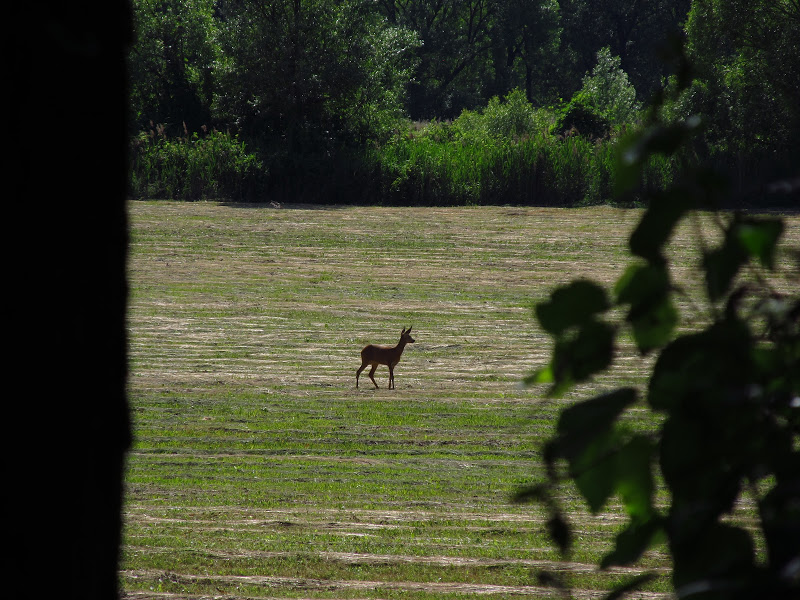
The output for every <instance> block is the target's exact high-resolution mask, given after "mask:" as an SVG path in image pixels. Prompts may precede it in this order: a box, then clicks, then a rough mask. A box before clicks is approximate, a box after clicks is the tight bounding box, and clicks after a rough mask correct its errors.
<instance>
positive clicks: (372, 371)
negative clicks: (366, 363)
mask: <svg viewBox="0 0 800 600" xmlns="http://www.w3.org/2000/svg"><path fill="white" fill-rule="evenodd" d="M377 368H378V364H377V363H375V364H374V365H372V368H371V369H370V370H369V378H370V379H372V383H374V384H375V387H378V384H377V383H375V369H377Z"/></svg>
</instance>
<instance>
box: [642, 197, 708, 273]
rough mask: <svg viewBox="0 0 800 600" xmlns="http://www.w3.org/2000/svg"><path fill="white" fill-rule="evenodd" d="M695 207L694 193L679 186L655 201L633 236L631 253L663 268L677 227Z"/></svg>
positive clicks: (654, 198) (651, 203)
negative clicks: (668, 246)
mask: <svg viewBox="0 0 800 600" xmlns="http://www.w3.org/2000/svg"><path fill="white" fill-rule="evenodd" d="M693 206H694V199H693V196H692V194H691V192H690V190H687V189H685V188H684V187H681V186H675V187H673V188H671V189H669V190H668V191H666V192H664V193H661V194H656V195H654V196H653V197H652V198H651V201H650V205H649V206H648V208H647V210H646V211H645V213H644V214H643V215H642V218H641V219H640V220H639V224H638V225H637V226H636V228H635V229H634V230H633V232H632V233H631V237H630V240H629V242H628V243H629V246H630V249H631V252H632V253H633V254H635V255H636V256H640V257H642V258H644V259H645V260H647V261H648V262H650V263H654V264H661V263H663V262H664V259H663V253H662V251H663V248H664V246H665V245H666V243H667V242H668V241H669V238H670V236H671V235H672V232H673V230H674V229H675V226H676V225H677V224H678V222H679V221H680V220H681V219H682V218H683V216H684V215H685V214H686V213H687V211H688V210H689V209H690V208H692V207H693Z"/></svg>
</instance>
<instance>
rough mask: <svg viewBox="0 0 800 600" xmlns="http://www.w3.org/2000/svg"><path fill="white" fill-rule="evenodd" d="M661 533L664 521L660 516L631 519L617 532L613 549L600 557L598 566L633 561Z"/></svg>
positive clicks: (631, 562) (661, 534) (611, 565)
mask: <svg viewBox="0 0 800 600" xmlns="http://www.w3.org/2000/svg"><path fill="white" fill-rule="evenodd" d="M663 534H664V521H663V519H662V518H661V517H651V518H649V519H645V520H641V519H631V522H630V523H629V524H628V526H627V527H626V528H625V529H623V530H622V531H621V532H620V533H618V534H617V537H616V542H615V545H614V549H613V550H612V551H611V552H609V553H608V554H606V555H605V556H604V557H603V558H602V560H601V561H600V568H601V569H607V568H609V567H616V566H627V565H631V564H633V563H635V562H636V561H637V560H639V559H640V558H641V556H642V554H644V553H645V552H646V551H647V550H648V549H649V548H650V547H651V546H652V545H653V544H654V543H655V542H657V541H658V540H659V539H660V538H662V537H663Z"/></svg>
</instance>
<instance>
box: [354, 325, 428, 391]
mask: <svg viewBox="0 0 800 600" xmlns="http://www.w3.org/2000/svg"><path fill="white" fill-rule="evenodd" d="M413 343H414V338H412V337H411V327H409V328H408V329H407V330H406V328H405V327H404V328H403V331H402V332H401V333H400V341H399V342H397V346H376V345H374V344H369V345H367V346H364V349H363V350H362V351H361V366H360V367H359V368H358V370H357V371H356V387H358V377H359V375H361V371H363V370H364V369H365V368H366V366H367V365H372V368H371V369H370V371H369V378H370V379H371V380H372V383H374V384H375V387H376V388H377V387H378V384H377V383H375V377H373V375H375V369H377V368H378V365H386V366H387V367H389V388H388V389H390V390H391V389H395V387H394V367H395V365H396V364H397V363H399V362H400V356H401V355H402V354H403V350H404V349H405V347H406V344H413Z"/></svg>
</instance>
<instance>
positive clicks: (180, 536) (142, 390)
mask: <svg viewBox="0 0 800 600" xmlns="http://www.w3.org/2000/svg"><path fill="white" fill-rule="evenodd" d="M129 214H130V220H131V252H130V260H129V279H130V286H131V299H130V311H129V329H130V358H131V365H130V379H129V398H130V404H131V415H132V420H133V425H134V434H135V442H134V446H133V448H132V449H131V452H130V453H129V457H128V468H127V473H126V481H125V490H126V497H125V507H124V521H125V529H124V539H123V557H122V563H121V571H120V581H121V585H122V589H123V592H124V597H125V598H131V599H133V598H230V599H239V598H330V599H333V598H336V599H339V598H341V599H345V598H363V599H377V598H383V599H395V598H403V599H414V600H416V599H425V598H445V599H457V598H467V597H470V598H473V597H478V596H480V597H488V598H507V597H531V598H546V597H551V596H553V597H556V596H557V595H558V594H557V592H556V591H554V590H552V589H549V588H545V587H542V586H541V585H540V584H539V583H538V581H537V577H536V575H537V573H538V572H539V571H540V570H542V569H550V570H561V569H569V572H570V575H569V578H568V581H569V582H570V584H571V585H573V586H574V587H575V589H576V590H577V592H576V596H577V597H580V598H597V597H602V595H603V590H607V589H610V588H611V587H612V586H613V585H615V584H617V583H619V582H620V581H625V580H627V579H628V578H630V577H632V576H633V575H635V574H636V573H639V572H641V571H642V570H644V569H655V570H656V571H657V572H659V573H661V576H660V577H659V578H658V579H656V581H654V582H653V583H652V584H651V585H650V586H649V588H647V591H646V592H642V593H639V594H638V595H637V596H636V597H641V598H668V597H669V585H668V584H669V582H668V575H667V568H668V567H669V564H668V559H667V557H666V555H665V554H664V553H663V552H660V551H659V550H658V549H655V550H653V551H651V552H649V553H648V554H647V555H646V556H645V557H644V559H643V561H642V564H641V566H640V568H635V569H612V570H609V571H602V572H601V571H598V570H597V568H596V566H595V565H596V564H597V562H598V560H599V557H600V556H601V555H602V554H603V553H604V552H605V551H607V550H608V549H609V547H608V544H609V542H610V541H611V540H612V539H613V536H614V535H615V533H616V532H617V531H618V530H619V528H620V526H621V525H622V522H623V515H622V514H621V510H620V509H619V508H618V507H615V506H614V505H612V506H611V507H610V508H609V510H608V512H607V513H604V514H601V515H590V514H587V512H586V511H585V509H584V505H583V503H582V502H581V501H580V499H579V498H578V496H577V494H576V493H575V492H574V490H570V489H568V488H567V489H565V499H564V500H565V503H567V505H568V506H571V507H572V508H573V512H572V515H571V516H572V520H573V523H574V524H575V525H576V529H577V540H576V547H575V549H574V552H573V554H572V556H570V557H569V562H568V563H564V564H562V563H560V562H559V556H558V554H557V553H556V552H555V550H554V549H553V548H552V547H551V545H550V544H549V543H548V540H547V538H546V536H545V535H544V531H543V521H544V518H545V514H544V512H543V511H542V510H541V509H540V508H539V507H537V506H533V505H515V504H512V503H511V502H510V497H511V495H512V494H513V493H514V492H515V491H516V490H517V489H518V488H519V487H520V486H522V485H525V484H529V483H532V482H535V481H538V480H539V479H540V478H542V476H543V469H542V464H541V460H540V454H539V452H540V449H541V443H542V442H543V441H544V440H545V439H546V437H547V436H549V435H550V434H551V433H552V432H553V430H554V426H555V420H556V418H557V415H558V411H559V410H560V409H561V408H563V407H564V406H566V405H568V404H569V403H571V402H574V401H575V400H576V399H579V398H588V397H590V396H591V395H593V394H594V393H597V392H600V391H603V390H607V389H611V388H613V387H615V386H618V385H622V384H634V385H641V384H642V383H643V382H644V381H645V378H646V370H644V369H643V368H642V365H641V364H640V362H639V361H637V360H636V356H635V353H634V352H633V351H632V349H631V348H630V347H629V346H628V345H626V343H625V341H624V340H623V343H622V344H621V346H620V348H619V354H618V361H617V364H616V366H615V367H614V368H613V369H612V370H611V371H609V372H608V373H607V374H604V375H603V376H602V377H599V378H598V379H597V380H595V381H593V382H592V383H591V384H587V385H584V386H582V387H581V388H579V389H577V390H575V391H574V392H573V393H571V394H570V395H568V396H567V397H566V398H564V399H561V400H559V401H557V402H556V401H551V400H547V399H545V398H544V390H543V389H540V388H528V389H526V388H523V387H521V386H520V385H519V382H520V380H521V379H522V378H523V377H524V376H525V375H526V374H528V373H530V371H532V370H533V369H535V368H536V367H539V366H542V365H543V364H544V363H546V362H547V360H548V358H549V351H550V345H549V338H548V337H547V336H546V335H544V333H543V332H542V331H541V330H540V329H539V328H538V327H537V325H536V323H535V320H534V318H533V316H532V312H531V306H532V303H533V302H534V301H535V300H539V299H542V298H544V297H545V296H547V295H548V294H549V293H550V292H551V291H552V289H553V288H554V287H555V286H556V285H558V284H561V283H566V282H568V281H570V280H571V279H574V278H576V277H583V276H586V277H591V278H593V279H595V280H598V281H603V282H607V283H612V282H614V281H615V280H616V279H617V278H618V277H619V276H620V275H621V273H622V271H623V270H624V268H625V266H626V265H627V264H628V257H627V253H626V247H627V236H628V235H629V233H630V230H631V228H632V227H633V225H634V224H635V223H636V221H637V219H638V218H639V216H640V215H641V212H640V211H637V210H618V209H613V208H605V207H604V208H592V209H581V210H559V209H539V208H516V207H491V208H485V207H483V208H379V207H337V208H326V209H315V208H310V207H301V206H283V207H280V208H273V207H269V206H245V205H223V204H217V203H211V202H202V203H172V202H134V203H131V204H130V208H129ZM703 223H704V224H702V223H701V225H699V226H698V227H693V226H687V227H685V228H682V229H681V230H680V231H679V232H678V233H677V234H676V236H675V239H674V241H673V245H672V248H673V256H672V258H673V261H674V264H675V266H676V270H675V272H676V274H677V276H678V278H679V279H681V280H683V281H682V283H684V284H687V289H688V290H689V292H690V296H691V295H692V294H694V295H695V296H696V297H695V299H694V300H691V298H690V299H689V300H688V301H687V303H686V304H684V305H682V306H681V308H682V317H683V320H682V325H681V326H682V327H685V328H691V327H693V326H697V325H698V324H699V323H702V319H703V318H704V314H705V312H704V310H703V307H702V305H701V304H699V296H697V295H696V291H697V289H696V286H693V285H692V284H690V283H688V282H690V281H691V279H692V276H693V273H695V270H694V262H693V261H694V256H695V255H694V254H693V252H694V250H695V249H696V245H697V243H698V240H697V237H698V235H699V231H700V230H701V229H703V228H704V227H706V229H705V230H707V231H708V233H707V234H705V235H707V236H708V237H707V240H710V239H713V234H712V233H710V232H711V231H712V228H711V227H710V220H706V221H704V222H703ZM787 225H788V230H787V233H786V236H785V237H786V238H787V240H788V245H791V246H794V247H800V233H799V232H798V230H799V229H800V219H798V218H797V217H791V218H789V219H787ZM779 285H781V286H785V287H787V288H788V287H790V286H791V285H796V282H794V283H793V282H791V281H789V280H788V279H786V280H779ZM408 326H413V332H412V335H413V336H414V337H415V338H416V343H415V344H413V345H409V346H407V348H406V350H405V353H404V354H403V357H402V361H401V362H400V364H399V365H398V367H397V368H396V370H395V382H396V386H397V387H396V389H395V390H388V389H386V386H387V384H388V370H387V369H386V368H385V367H380V368H379V369H378V371H377V373H376V380H377V381H378V383H379V384H380V386H381V388H380V389H374V387H373V386H372V384H371V382H370V381H369V379H368V378H367V377H366V372H365V373H363V374H362V377H361V383H360V388H359V389H356V387H355V371H356V368H357V367H358V366H359V364H360V357H359V353H360V350H361V348H362V347H363V346H364V345H366V344H368V343H378V344H391V345H393V344H395V343H396V342H397V341H398V339H399V337H400V331H401V329H402V328H403V327H408ZM639 415H640V417H639V420H636V417H633V418H632V422H631V426H632V427H640V428H649V427H652V426H653V423H652V422H650V421H649V420H648V419H650V417H648V414H647V413H646V411H644V410H642V411H640V412H639ZM748 515H749V513H748V507H747V506H743V507H741V515H740V516H741V518H743V519H747V518H748Z"/></svg>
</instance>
